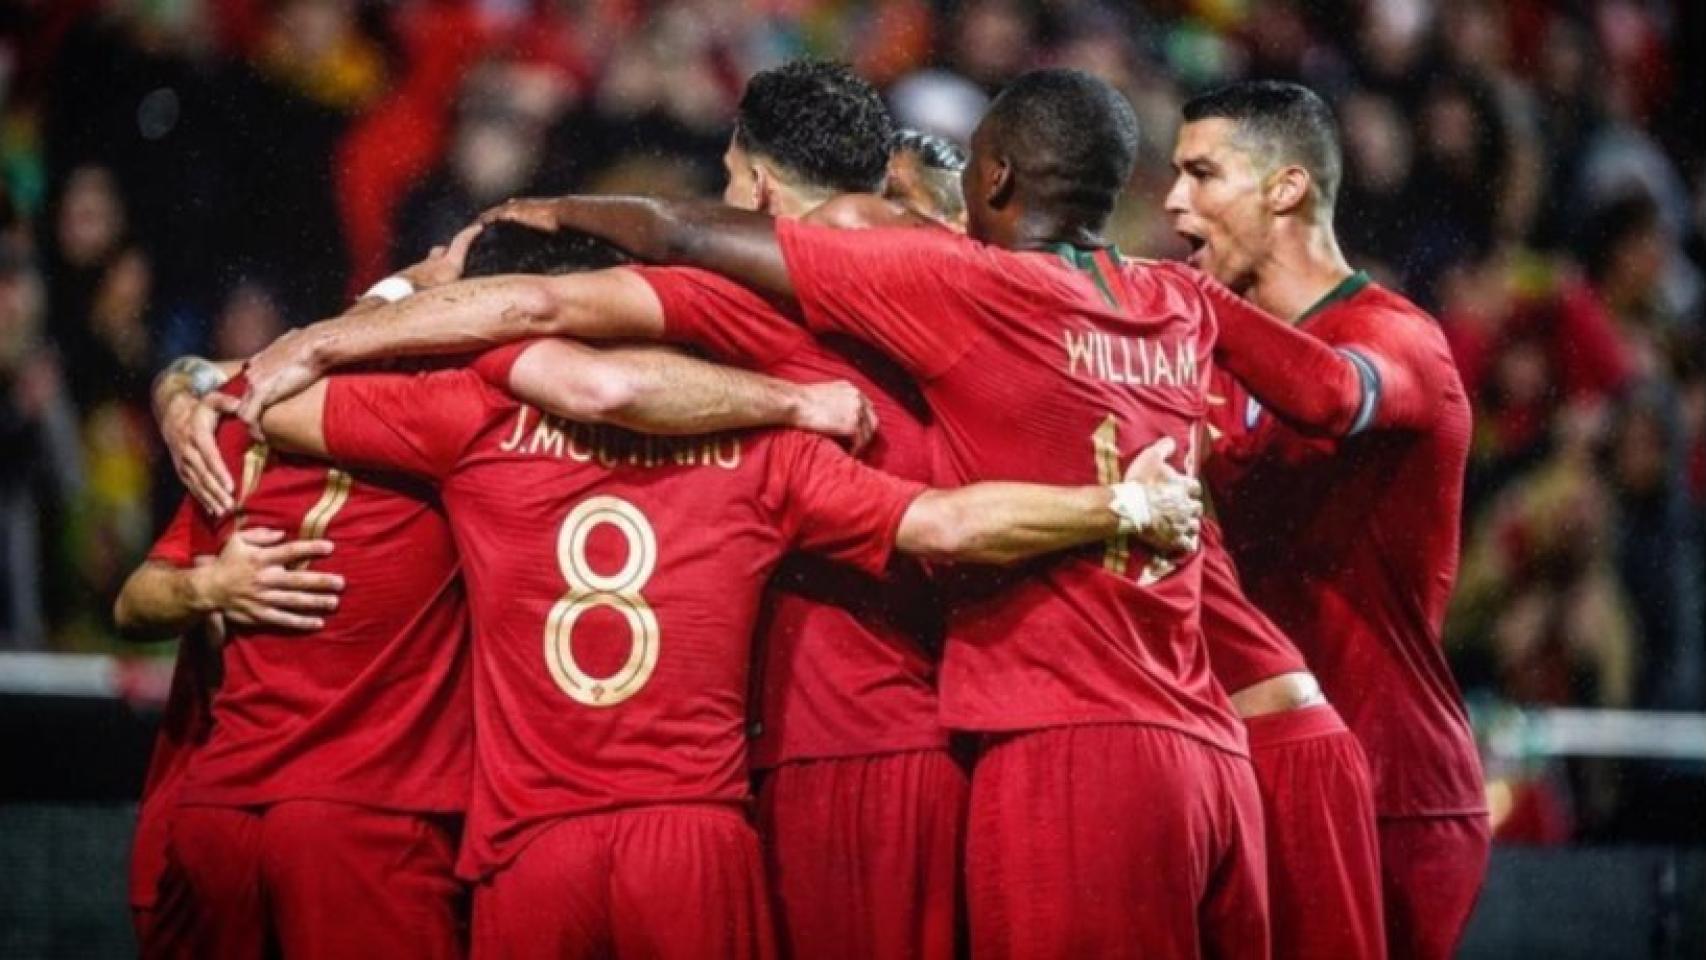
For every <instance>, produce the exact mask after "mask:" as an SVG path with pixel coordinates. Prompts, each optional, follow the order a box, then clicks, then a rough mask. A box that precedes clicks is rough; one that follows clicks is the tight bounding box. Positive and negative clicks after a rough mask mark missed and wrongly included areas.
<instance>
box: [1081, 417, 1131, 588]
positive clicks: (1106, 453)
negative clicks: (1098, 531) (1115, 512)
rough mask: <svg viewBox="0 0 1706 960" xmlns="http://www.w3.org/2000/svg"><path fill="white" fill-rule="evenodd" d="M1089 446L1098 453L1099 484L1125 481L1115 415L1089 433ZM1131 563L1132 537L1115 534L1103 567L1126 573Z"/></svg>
mask: <svg viewBox="0 0 1706 960" xmlns="http://www.w3.org/2000/svg"><path fill="white" fill-rule="evenodd" d="M1090 446H1091V449H1093V450H1094V451H1095V452H1096V482H1097V483H1100V484H1103V485H1104V486H1106V485H1109V484H1115V483H1119V482H1120V480H1121V479H1123V478H1124V471H1122V470H1121V469H1120V424H1119V421H1118V420H1115V419H1114V415H1113V414H1111V413H1110V414H1108V415H1107V416H1106V417H1104V418H1103V419H1102V422H1101V424H1100V425H1098V426H1097V427H1096V431H1095V432H1094V433H1092V434H1090ZM1130 560H1131V534H1129V533H1116V534H1114V535H1113V536H1112V537H1109V538H1108V540H1107V546H1106V547H1105V548H1103V550H1102V568H1103V569H1105V570H1108V571H1110V572H1112V573H1124V572H1125V568H1126V564H1127V563H1128V562H1130Z"/></svg>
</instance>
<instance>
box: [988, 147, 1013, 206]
mask: <svg viewBox="0 0 1706 960" xmlns="http://www.w3.org/2000/svg"><path fill="white" fill-rule="evenodd" d="M1014 183H1015V181H1014V177H1013V163H1012V161H1010V160H1008V159H1007V158H1006V157H997V158H996V159H995V162H994V163H992V164H991V165H990V171H989V182H988V184H987V185H986V186H985V188H984V198H985V200H986V201H987V202H988V205H989V207H990V208H991V209H993V210H999V209H1001V208H1002V207H1005V206H1006V205H1007V202H1008V201H1009V200H1012V199H1013V187H1014Z"/></svg>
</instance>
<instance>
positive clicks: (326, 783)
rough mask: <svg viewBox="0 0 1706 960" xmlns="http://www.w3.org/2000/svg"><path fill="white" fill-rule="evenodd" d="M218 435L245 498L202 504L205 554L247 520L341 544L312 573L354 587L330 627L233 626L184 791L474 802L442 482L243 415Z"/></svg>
mask: <svg viewBox="0 0 1706 960" xmlns="http://www.w3.org/2000/svg"><path fill="white" fill-rule="evenodd" d="M217 440H218V444H219V448H220V452H221V454H222V455H223V456H224V458H225V461H226V466H227V468H228V469H230V470H231V472H232V476H233V477H236V478H239V484H240V486H239V489H238V492H237V494H238V505H237V508H236V510H235V511H234V512H233V513H231V514H228V515H227V516H226V517H225V518H224V519H223V520H221V521H218V522H217V523H215V522H214V521H210V520H209V519H208V518H207V517H206V516H205V515H204V514H198V516H199V519H198V522H197V527H198V529H197V532H196V539H197V541H198V543H197V546H196V552H198V553H214V552H217V550H218V548H219V545H220V544H222V543H224V541H225V539H226V538H228V537H230V536H232V535H234V533H235V532H236V531H237V530H238V529H240V528H245V527H271V528H274V529H278V530H282V531H285V532H286V533H287V534H288V535H290V536H293V537H301V538H304V539H318V538H325V539H329V540H331V541H332V543H333V552H332V553H331V555H330V556H328V557H326V558H324V559H322V560H318V561H316V562H315V564H314V569H316V570H319V571H322V572H327V573H333V574H338V575H341V576H342V577H343V578H344V581H345V585H346V586H345V589H344V591H343V593H342V594H341V595H340V602H339V607H338V609H337V610H336V611H334V612H332V613H330V614H328V615H326V618H325V620H326V624H325V626H324V627H322V628H321V629H319V630H315V631H310V632H302V631H291V630H284V629H280V628H272V627H264V626H255V627H244V626H239V625H231V627H230V636H229V639H228V640H227V643H226V645H225V648H224V651H223V668H224V677H223V682H222V684H221V687H220V690H219V693H218V694H217V696H216V697H215V699H214V702H213V733H212V735H211V737H210V739H209V740H208V742H207V744H206V745H205V746H204V747H203V748H202V749H201V750H199V751H198V752H197V754H196V756H195V759H194V761H193V762H192V766H191V769H190V771H189V772H188V775H187V777H186V783H185V786H184V789H183V794H182V796H183V800H184V801H185V802H188V803H212V804H218V805H250V804H262V803H271V802H276V801H280V800H286V799H320V800H338V801H344V802H351V803H361V804H366V805H378V806H385V807H390V808H393V809H400V810H409V811H419V812H455V811H460V810H462V809H463V808H464V807H465V805H466V803H467V798H468V791H469V786H470V782H471V776H472V757H473V744H472V735H471V730H470V726H471V719H472V713H471V703H470V699H471V692H470V685H469V678H468V671H467V660H468V652H467V611H466V608H465V604H464V600H463V591H462V584H461V582H460V579H459V577H458V572H457V558H456V551H455V545H454V542H453V541H452V539H451V536H450V528H449V525H448V523H447V522H446V520H445V518H444V515H443V513H442V511H441V509H440V508H439V506H438V504H437V502H436V499H435V498H434V497H433V495H432V493H431V490H430V489H429V488H427V487H426V486H425V485H423V484H420V483H419V482H417V481H413V480H409V479H407V478H404V477H400V476H396V475H387V474H381V473H373V472H364V471H349V470H344V469H339V468H336V467H330V466H327V465H326V464H324V463H321V462H318V461H314V460H309V459H306V458H301V457H293V456H287V455H283V454H280V453H278V452H276V451H270V450H268V449H267V448H266V447H265V446H264V445H253V444H251V443H250V442H249V440H248V436H247V433H246V430H245V427H244V425H243V424H242V423H240V422H238V421H235V420H228V421H226V422H224V423H223V424H222V425H221V426H220V428H219V431H218V434H217Z"/></svg>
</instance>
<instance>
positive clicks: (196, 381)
mask: <svg viewBox="0 0 1706 960" xmlns="http://www.w3.org/2000/svg"><path fill="white" fill-rule="evenodd" d="M479 233H480V228H479V226H478V225H476V226H471V227H468V228H466V229H464V230H463V231H461V232H460V233H458V234H457V235H456V236H455V237H454V238H453V239H452V240H451V241H450V243H448V244H446V245H443V246H438V247H433V248H432V250H431V251H430V252H428V254H427V255H426V257H425V258H423V259H422V260H421V261H420V262H418V263H416V264H414V265H412V266H410V267H407V268H405V269H403V270H400V271H398V272H397V273H396V274H394V275H393V276H392V277H390V278H388V279H387V280H386V281H384V283H382V284H379V285H376V286H375V287H374V288H373V289H372V290H369V291H368V292H367V293H366V294H364V295H363V296H362V297H361V299H359V300H357V301H356V303H355V304H354V305H352V306H351V307H350V308H349V310H347V311H345V313H344V316H345V317H351V318H353V317H361V316H364V315H366V314H368V313H371V312H373V311H375V310H378V309H380V308H382V307H385V306H386V305H387V304H388V303H389V302H391V299H392V297H393V296H397V295H406V294H407V292H412V291H414V290H429V289H432V288H434V287H440V286H443V285H445V284H447V283H453V282H455V281H456V280H457V279H458V278H459V277H461V275H462V266H463V263H464V262H465V261H466V260H467V257H468V248H469V246H470V245H471V244H472V243H473V241H474V238H475V237H477V236H478V235H479ZM385 284H400V285H401V286H402V291H400V292H399V293H398V294H389V293H386V292H384V290H383V288H384V285H385ZM302 341H303V333H302V332H301V331H298V330H293V331H290V332H288V333H286V334H285V335H284V336H282V337H280V338H279V340H278V341H277V342H276V343H274V344H273V345H272V347H273V348H277V349H276V350H275V349H273V348H269V349H268V350H265V351H262V354H261V355H258V356H257V357H255V358H253V359H251V360H250V361H249V362H250V363H251V364H255V363H259V364H260V367H259V368H258V369H254V370H251V381H252V377H253V374H255V373H259V372H261V371H265V370H275V369H276V368H277V367H278V366H279V365H278V364H277V363H276V360H277V359H279V358H281V357H284V356H286V355H288V354H290V353H292V352H293V350H294V349H295V348H296V347H297V346H299V345H301V344H302ZM243 367H244V364H242V363H239V362H237V361H235V360H224V361H212V360H205V359H203V358H201V357H193V356H186V357H179V358H178V359H176V360H173V361H172V362H171V363H170V364H168V365H167V366H166V369H165V370H163V371H161V373H160V375H159V376H157V377H156V378H155V379H154V386H153V391H152V394H153V407H154V419H155V420H156V421H157V422H158V423H159V424H160V431H161V433H162V434H163V435H164V437H165V440H166V448H167V450H168V451H170V453H171V456H172V467H173V469H174V470H175V471H176V473H177V475H178V479H179V480H180V481H181V482H182V483H183V484H184V488H185V490H187V491H188V492H189V494H190V495H191V496H192V497H194V498H195V500H196V502H198V503H200V504H201V505H202V507H203V508H204V509H206V510H207V511H208V513H210V514H212V515H213V516H222V515H224V513H225V512H226V511H228V510H230V509H231V508H232V507H233V505H234V504H233V501H232V495H233V491H234V490H235V489H236V484H235V483H234V482H233V480H232V478H231V473H230V471H229V470H227V469H226V468H225V463H224V460H223V459H222V458H221V457H220V456H219V450H218V448H217V446H215V444H214V442H213V428H214V425H215V424H216V423H217V422H218V419H219V417H220V416H222V415H225V414H229V413H233V412H235V411H236V410H238V409H240V407H239V404H238V402H237V401H236V400H234V399H231V398H228V397H225V396H222V395H220V394H218V393H215V392H214V391H216V390H218V388H219V387H221V386H223V385H224V384H225V382H226V381H228V380H230V379H231V378H232V377H234V376H236V375H237V372H238V371H239V370H241V369H243ZM292 372H295V373H299V372H300V371H297V370H294V369H293V370H292ZM272 376H273V377H274V378H276V377H277V376H278V374H277V373H273V374H272ZM305 385H306V382H304V383H303V386H305ZM297 389H301V388H300V387H298V388H297ZM204 400H205V402H203V401H204Z"/></svg>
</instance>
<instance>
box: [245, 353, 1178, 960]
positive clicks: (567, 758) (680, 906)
mask: <svg viewBox="0 0 1706 960" xmlns="http://www.w3.org/2000/svg"><path fill="white" fill-rule="evenodd" d="M577 351H578V352H579V353H580V354H581V355H586V354H587V353H589V351H587V350H586V348H578V347H575V346H574V345H572V344H569V343H567V342H565V341H556V340H553V341H544V342H538V341H535V342H528V343H522V344H517V345H514V346H512V347H509V348H504V349H502V350H499V351H494V352H492V353H488V354H486V355H484V356H483V357H482V358H481V359H480V360H479V361H477V363H476V366H475V368H473V369H456V370H446V371H438V372H434V373H429V374H420V375H414V376H406V375H347V376H345V375H340V376H334V377H331V378H329V379H328V380H327V381H325V382H324V384H323V385H317V386H316V387H314V388H312V389H310V390H308V391H306V392H304V393H302V394H300V395H299V396H297V397H296V398H294V399H292V400H291V401H288V402H286V403H282V404H278V405H276V406H274V407H272V408H271V409H270V410H269V411H268V412H267V414H266V415H265V418H264V419H263V426H264V427H265V429H266V432H267V435H268V436H269V437H270V438H272V439H273V440H274V441H275V442H279V443H282V444H284V445H286V446H288V447H290V448H293V449H301V450H303V451H304V452H308V453H311V454H315V455H319V456H328V457H332V458H335V459H337V460H339V461H342V462H349V463H362V464H367V465H369V466H371V467H385V468H388V469H395V470H404V471H407V472H408V473H411V474H413V475H417V476H420V477H422V478H425V479H431V480H434V481H436V482H437V483H438V485H439V489H440V495H441V496H442V498H443V501H444V504H445V507H446V509H447V511H448V513H449V516H450V519H451V523H452V525H453V527H454V528H455V530H456V534H457V539H458V542H459V543H460V544H461V546H462V548H463V549H462V560H463V566H464V571H465V575H466V577H467V582H468V588H469V595H470V597H471V602H472V605H473V613H474V623H475V645H474V649H475V655H476V670H475V678H476V681H475V682H476V692H477V700H478V702H480V703H481V704H483V705H485V706H483V707H482V709H481V713H480V715H479V717H478V721H477V724H476V729H477V731H478V732H477V739H478V742H479V752H480V761H479V776H478V778H477V781H476V789H475V794H474V799H473V802H472V805H471V808H470V813H469V824H468V836H467V842H466V846H465V848H464V855H463V864H464V868H465V873H466V874H468V875H470V876H472V877H477V878H478V879H479V886H478V888H477V890H476V894H475V896H476V903H475V934H474V941H475V951H476V953H477V954H484V953H492V954H494V955H511V954H515V955H524V956H526V955H552V956H583V955H594V954H596V953H598V952H599V951H601V950H613V951H614V953H615V954H616V955H617V956H626V955H644V956H693V957H708V956H753V955H758V956H763V955H766V954H767V953H768V952H769V948H768V944H767V936H766V930H765V924H766V913H765V905H764V900H765V896H766V895H765V892H764V891H763V889H762V880H761V871H760V868H759V865H758V850H757V844H756V839H755V837H754V836H753V835H752V833H751V830H750V828H749V827H748V826H747V824H746V822H745V820H744V818H743V817H742V816H741V814H740V805H741V804H742V803H743V801H744V800H745V798H746V792H747V788H746V776H745V763H744V751H745V743H744V732H745V722H746V713H745V699H746V696H745V693H746V683H747V676H746V674H747V660H748V654H749V650H750V645H751V641H752V631H753V627H754V625H755V620H756V616H757V611H758V605H759V602H760V599H761V595H762V590H763V585H764V582H765V580H766V579H767V578H768V576H769V574H770V572H771V570H772V569H773V568H774V567H775V565H776V564H777V563H778V561H779V560H780V559H781V557H782V555H783V554H784V553H785V552H786V551H787V550H788V549H789V548H790V547H796V546H797V547H805V548H809V549H814V550H817V551H820V552H823V553H825V554H826V555H830V556H834V557H836V558H838V559H840V560H842V561H844V562H851V563H857V564H859V565H861V566H862V567H863V568H865V569H866V570H867V571H868V572H872V573H875V572H877V571H880V570H881V569H882V568H883V567H884V566H885V564H886V561H887V555H888V553H889V551H890V550H891V548H897V547H898V548H899V549H902V550H906V551H908V552H912V553H918V554H922V555H925V556H931V557H936V558H939V559H957V560H962V561H974V562H984V563H992V562H1002V563H1004V562H1012V561H1015V560H1018V559H1021V558H1023V557H1026V556H1030V555H1032V554H1035V553H1037V552H1040V551H1044V550H1051V549H1057V548H1062V547H1066V546H1070V545H1074V544H1079V543H1084V542H1088V541H1094V540H1101V539H1105V538H1107V537H1109V536H1110V535H1115V534H1116V531H1117V530H1118V529H1119V528H1120V523H1119V518H1118V516H1117V515H1116V514H1115V513H1114V511H1113V509H1112V507H1111V506H1110V504H1111V502H1112V497H1113V496H1114V491H1113V489H1111V487H1110V485H1094V484H1092V485H1083V486H1076V487H1062V488H1050V487H1038V486H1031V485H1025V484H981V485H972V486H967V487H962V488H959V489H957V490H953V491H926V490H924V488H923V487H922V486H921V485H919V484H916V483H912V482H909V481H903V480H900V479H898V478H894V477H890V476H888V475H886V474H883V473H881V472H879V471H876V470H873V469H871V468H868V467H865V466H863V465H861V464H859V463H857V462H856V461H854V460H852V459H851V458H850V457H848V456H847V455H845V454H844V453H842V452H840V451H838V450H836V449H835V448H834V446H833V445H832V444H830V443H829V442H828V441H825V440H822V439H814V438H809V437H807V436H806V435H804V434H799V433H792V432H782V433H775V432H771V433H725V434H717V435H709V436H703V437H695V438H684V439H679V440H674V441H671V440H668V439H662V438H654V437H647V436H643V435H639V434H633V433H627V432H624V431H620V430H613V429H606V428H599V427H597V426H587V425H584V424H576V423H572V422H568V421H562V420H558V419H556V418H554V417H550V416H545V415H541V414H539V413H537V412H535V411H534V410H533V409H532V408H530V407H526V406H522V405H520V404H518V403H517V402H516V401H514V400H513V399H511V398H510V397H509V396H508V394H506V393H503V392H500V391H499V390H498V389H497V388H495V387H494V386H493V385H492V383H493V382H496V383H501V384H506V385H508V386H512V387H513V386H515V385H516V379H517V377H518V375H520V376H531V375H530V374H525V373H523V371H526V370H549V371H550V374H551V380H552V382H553V383H554V384H555V387H553V388H551V389H555V390H556V391H557V393H558V394H559V396H560V398H561V396H562V395H566V394H570V393H572V392H573V391H575V390H576V389H578V388H577V386H576V382H577V381H578V380H579V379H581V376H582V375H581V373H580V371H578V370H577V369H576V361H575V360H574V355H575V353H576V352H577ZM540 352H545V353H548V354H549V357H548V362H546V363H543V364H540V363H535V362H534V361H533V360H532V359H531V355H534V354H537V353H540ZM684 362H687V361H684ZM534 389H540V387H538V386H535V387H534ZM682 403H683V405H684V406H685V404H686V401H685V400H683V401H682ZM1164 449H1165V447H1164V446H1163V447H1162V448H1158V451H1164ZM1139 462H1142V458H1140V461H1139ZM1151 462H1152V463H1158V460H1156V459H1155V458H1153V457H1152V458H1151ZM1169 482H1170V483H1172V484H1173V485H1175V486H1176V485H1179V484H1182V483H1183V480H1182V478H1174V479H1173V480H1172V481H1169ZM541 647H543V649H541Z"/></svg>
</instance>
